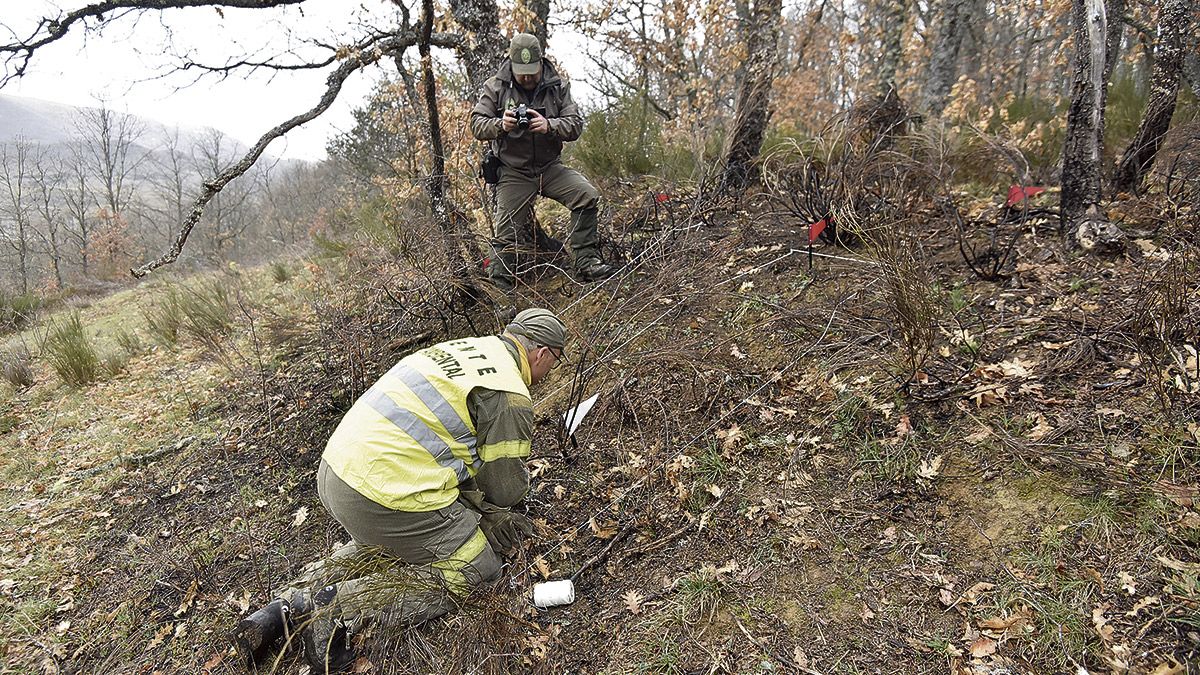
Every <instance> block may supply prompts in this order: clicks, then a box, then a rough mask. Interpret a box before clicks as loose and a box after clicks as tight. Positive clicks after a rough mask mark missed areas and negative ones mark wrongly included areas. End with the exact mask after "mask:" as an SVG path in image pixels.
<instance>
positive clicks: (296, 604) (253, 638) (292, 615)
mask: <svg viewBox="0 0 1200 675" xmlns="http://www.w3.org/2000/svg"><path fill="white" fill-rule="evenodd" d="M307 613H308V602H307V601H306V599H305V598H303V597H301V596H297V597H295V598H293V599H291V600H290V601H289V600H285V599H283V598H278V599H276V600H274V601H272V602H271V603H269V604H268V605H267V606H265V607H263V608H262V609H259V610H258V611H256V612H254V613H253V614H251V615H249V616H247V617H246V618H244V619H242V620H241V621H239V622H238V625H237V628H235V629H234V630H233V632H232V633H230V634H229V638H230V640H232V641H233V647H234V649H235V650H236V651H237V655H238V659H239V660H240V661H241V662H242V665H243V666H244V667H245V668H246V670H248V671H250V672H257V670H258V667H259V666H260V665H262V664H263V663H265V662H266V661H268V660H269V659H270V657H271V656H272V653H273V652H274V651H275V650H274V647H275V645H276V643H277V642H279V640H280V638H283V637H286V636H289V635H290V634H291V633H292V632H294V630H295V628H296V626H298V625H299V624H300V623H301V622H303V621H304V616H305V615H306V614H307Z"/></svg>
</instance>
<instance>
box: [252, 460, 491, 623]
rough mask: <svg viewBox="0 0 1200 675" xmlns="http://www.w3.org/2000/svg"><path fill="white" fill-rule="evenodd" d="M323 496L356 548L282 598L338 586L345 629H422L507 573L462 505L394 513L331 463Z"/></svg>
mask: <svg viewBox="0 0 1200 675" xmlns="http://www.w3.org/2000/svg"><path fill="white" fill-rule="evenodd" d="M317 493H318V494H319V495H320V497H321V503H322V504H324V505H325V508H326V509H327V510H328V511H329V513H330V514H331V515H332V516H333V517H334V519H336V520H337V521H338V523H340V524H341V525H342V527H343V528H345V529H346V531H347V532H348V533H349V534H350V537H351V540H350V542H349V543H347V544H346V545H344V546H342V547H341V548H339V549H338V550H337V551H335V552H334V553H333V554H332V555H331V556H330V557H329V558H327V559H325V560H322V561H319V562H317V563H314V564H312V565H309V566H308V567H306V568H305V569H304V572H303V573H302V574H301V576H300V577H299V578H298V579H296V580H295V581H293V582H292V584H290V586H291V587H290V588H285V589H281V590H280V591H278V592H277V593H276V595H277V596H279V597H285V598H286V597H288V594H289V593H293V592H297V591H300V592H303V591H304V590H306V589H313V590H315V589H317V588H321V587H324V586H326V585H330V584H333V585H336V586H337V605H338V613H339V614H340V617H339V618H341V619H342V620H344V621H347V622H358V621H372V622H377V623H382V624H385V625H393V624H406V623H419V622H422V621H427V620H429V619H433V618H436V617H438V616H441V615H443V614H445V613H446V612H449V611H451V610H452V609H454V608H455V606H456V605H457V602H458V598H460V597H461V596H464V595H465V594H466V593H467V592H468V591H470V590H471V588H473V587H475V586H477V585H479V584H480V583H482V582H484V581H487V580H490V579H493V578H495V577H496V576H497V575H498V574H499V572H500V565H501V561H500V557H499V556H498V555H496V553H495V551H493V550H492V548H491V546H490V545H489V544H488V541H487V538H486V537H485V536H484V534H483V531H482V530H480V529H479V519H480V516H479V514H477V513H475V512H474V511H472V510H470V509H467V508H466V507H464V506H463V505H462V504H460V503H458V502H455V503H454V504H451V505H450V506H447V507H445V508H443V509H438V510H437V511H428V512H424V513H409V512H405V511H394V510H392V509H389V508H386V507H384V506H380V505H379V504H376V503H375V502H373V501H371V500H370V499H367V498H366V497H363V496H362V495H361V494H359V493H358V492H357V491H355V490H354V488H352V487H350V486H349V485H347V484H346V483H345V482H344V481H342V479H341V478H338V476H337V474H335V473H334V472H333V471H332V470H331V469H330V468H329V465H328V464H326V463H325V462H324V461H322V462H321V465H320V467H319V468H318V469H317Z"/></svg>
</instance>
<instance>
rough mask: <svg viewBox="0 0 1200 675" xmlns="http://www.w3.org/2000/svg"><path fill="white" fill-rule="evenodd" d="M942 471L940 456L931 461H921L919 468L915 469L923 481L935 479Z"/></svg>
mask: <svg viewBox="0 0 1200 675" xmlns="http://www.w3.org/2000/svg"><path fill="white" fill-rule="evenodd" d="M941 470H942V456H941V455H938V456H937V457H934V458H933V459H923V460H921V466H919V467H917V475H918V476H920V477H921V478H924V479H925V480H933V479H934V478H937V475H938V473H939V472H940V471H941Z"/></svg>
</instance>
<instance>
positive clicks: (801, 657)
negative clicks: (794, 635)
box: [792, 647, 809, 668]
mask: <svg viewBox="0 0 1200 675" xmlns="http://www.w3.org/2000/svg"><path fill="white" fill-rule="evenodd" d="M792 660H793V661H795V662H796V665H797V666H799V667H801V668H807V667H808V663H809V661H808V654H805V653H804V650H803V649H801V648H799V647H795V648H793V649H792Z"/></svg>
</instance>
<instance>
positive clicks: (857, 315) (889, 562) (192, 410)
mask: <svg viewBox="0 0 1200 675" xmlns="http://www.w3.org/2000/svg"><path fill="white" fill-rule="evenodd" d="M997 199H1002V197H1000V198H997ZM626 203H629V204H643V206H631V207H627V208H625V209H620V210H618V212H617V213H616V217H615V218H614V219H613V222H612V223H611V224H610V226H611V227H612V229H613V231H615V232H617V233H618V234H619V236H618V237H617V240H618V241H620V242H621V243H622V247H623V250H622V252H623V253H624V254H625V255H626V256H628V257H627V260H631V261H632V262H629V263H628V264H627V265H626V266H625V267H624V268H623V270H622V272H621V274H620V275H619V276H618V277H616V278H614V279H611V280H609V281H607V282H605V283H603V284H596V285H589V286H579V285H577V284H575V283H574V282H572V281H570V280H569V279H568V278H567V277H566V276H565V275H562V274H560V273H558V272H555V271H554V270H552V269H551V270H549V271H546V272H544V273H543V274H541V275H540V277H539V278H536V279H530V280H529V284H528V285H527V286H524V287H523V292H524V293H525V297H523V299H522V304H543V305H546V306H552V307H554V308H557V309H558V310H560V311H561V313H562V315H563V316H564V318H565V319H566V320H567V322H568V324H569V325H570V326H571V329H572V335H573V340H574V342H573V344H572V346H571V348H570V350H569V352H570V355H571V359H572V364H571V366H569V367H564V368H561V369H559V370H557V371H554V373H553V374H552V375H551V377H550V378H549V380H548V381H547V382H544V383H542V385H541V386H540V387H539V388H537V389H535V391H534V398H535V402H536V406H537V416H538V425H537V431H536V435H535V439H534V448H535V450H534V456H533V458H532V461H531V462H530V468H531V471H532V473H533V475H534V480H533V489H532V492H531V493H530V496H529V499H528V500H527V507H528V512H529V515H530V516H531V517H532V518H533V519H534V520H535V522H536V523H537V532H536V535H535V536H534V537H533V538H532V539H531V540H530V541H529V542H527V544H526V548H525V549H524V550H523V551H521V552H520V553H519V554H518V556H517V557H516V558H515V559H514V560H512V561H510V562H511V564H510V565H509V566H507V567H506V568H505V571H504V575H503V577H502V579H501V580H500V581H499V582H497V583H496V585H495V586H494V587H492V588H489V589H486V590H485V591H484V592H481V593H478V594H476V595H474V596H472V598H471V599H470V600H469V601H468V603H467V606H465V607H463V608H462V609H461V611H459V612H457V613H455V614H453V615H451V616H449V617H446V618H443V619H439V620H435V621H433V622H431V623H429V624H427V625H423V626H420V627H415V628H409V629H406V630H403V631H401V632H398V633H384V632H382V631H368V632H367V633H366V634H365V635H364V636H363V637H362V638H361V641H360V643H359V648H360V651H361V657H360V659H359V660H358V661H357V662H356V664H355V672H360V673H362V672H367V673H378V674H386V673H458V672H470V673H505V672H538V673H593V672H605V673H634V672H646V673H777V672H778V673H784V672H786V673H868V672H903V673H955V674H956V675H957V674H959V673H979V674H983V673H991V674H996V675H999V674H1000V673H1079V672H1093V673H1100V672H1104V673H1108V672H1112V673H1126V672H1132V673H1153V674H1154V675H1168V674H1171V673H1185V672H1196V664H1197V663H1200V548H1198V547H1200V513H1198V512H1197V501H1196V500H1197V499H1200V483H1198V478H1200V471H1198V470H1197V465H1198V463H1200V447H1198V446H1200V426H1197V420H1196V410H1197V407H1196V406H1197V400H1196V399H1197V393H1196V391H1197V387H1196V382H1197V379H1200V377H1197V374H1196V373H1197V371H1196V368H1197V366H1196V363H1195V359H1196V356H1195V354H1196V353H1195V351H1194V348H1195V346H1196V345H1195V343H1194V342H1192V343H1191V345H1190V348H1191V349H1192V351H1190V352H1189V351H1188V347H1186V346H1183V345H1180V346H1179V348H1178V349H1177V350H1175V351H1174V352H1170V351H1169V350H1168V351H1165V352H1155V351H1154V349H1153V346H1152V345H1150V344H1149V343H1148V342H1147V341H1146V340H1139V339H1138V337H1137V335H1136V327H1137V326H1139V325H1143V324H1141V323H1138V322H1139V320H1140V319H1139V316H1145V315H1146V313H1147V312H1148V311H1150V312H1151V313H1152V310H1153V306H1152V303H1151V300H1152V299H1153V298H1155V297H1158V295H1160V294H1161V293H1160V291H1161V290H1162V283H1166V282H1164V281H1163V279H1165V278H1166V277H1163V276H1161V275H1160V276H1155V275H1154V274H1152V272H1153V271H1154V270H1160V269H1165V268H1168V267H1169V265H1170V261H1171V260H1174V259H1178V257H1180V256H1185V257H1186V256H1193V258H1192V259H1194V256H1195V255H1196V251H1195V245H1194V244H1186V243H1180V242H1179V241H1177V240H1176V238H1174V237H1172V236H1168V235H1167V232H1166V231H1165V230H1164V229H1163V228H1161V227H1155V226H1152V223H1151V221H1150V220H1149V219H1147V218H1144V217H1142V216H1138V215H1137V213H1140V212H1141V211H1139V208H1141V206H1139V205H1138V204H1134V203H1131V204H1129V205H1126V210H1125V211H1121V208H1117V209H1115V212H1116V213H1125V214H1126V215H1125V216H1123V218H1124V220H1123V227H1125V229H1126V230H1127V232H1128V233H1129V234H1130V235H1131V239H1132V240H1134V242H1133V243H1132V244H1131V246H1130V247H1129V249H1128V252H1127V253H1126V255H1124V256H1122V257H1117V258H1099V257H1092V256H1087V255H1083V254H1080V253H1077V252H1074V251H1072V250H1070V249H1069V248H1066V247H1065V246H1064V244H1063V242H1062V241H1061V240H1060V239H1059V238H1058V237H1057V236H1056V235H1053V234H1050V233H1048V232H1046V231H1034V230H1028V231H1023V232H1018V233H1017V234H1016V236H1017V238H1016V244H1015V249H1014V257H1015V261H1014V262H1015V265H1014V266H1013V267H1012V268H1010V270H1009V274H1008V275H1007V278H1005V279H1004V280H1002V281H999V282H990V281H981V280H979V279H977V278H975V277H974V276H973V275H972V273H971V272H970V271H969V270H968V269H967V266H966V265H965V263H964V262H963V259H962V256H961V255H960V253H959V251H958V247H957V244H956V243H955V238H954V234H953V227H952V226H951V225H950V224H949V223H947V222H942V221H939V220H937V219H930V221H929V222H928V223H927V224H926V227H925V229H923V230H922V231H921V232H920V233H919V236H918V239H919V241H920V244H921V245H922V247H923V248H924V250H925V251H926V254H927V255H926V257H922V258H921V260H922V261H924V263H923V264H924V268H923V270H924V271H918V272H919V274H918V277H916V281H917V282H918V283H917V284H916V285H917V287H919V288H922V289H923V291H924V293H923V294H921V295H922V297H924V298H926V299H931V301H929V302H923V301H920V300H917V301H913V300H912V298H911V297H908V296H905V295H904V293H903V291H901V292H899V293H898V292H897V290H896V289H898V288H910V287H912V285H913V284H911V283H909V284H907V285H906V284H904V283H898V282H897V279H896V277H895V273H896V269H895V268H890V269H889V268H888V266H887V265H881V264H880V263H879V262H878V261H876V260H874V259H872V258H871V257H870V256H868V255H867V254H866V252H865V251H863V250H857V249H854V248H849V249H847V248H842V247H833V246H825V245H820V244H819V245H818V246H817V247H816V249H815V253H816V254H818V255H817V256H815V257H813V258H812V259H811V260H810V258H809V256H808V255H807V253H806V252H805V250H804V245H805V244H806V229H805V227H804V225H805V224H804V223H797V222H792V221H790V220H789V219H787V218H785V217H783V216H779V215H775V214H771V213H769V212H766V211H764V210H762V209H761V208H759V207H758V206H756V205H755V204H754V203H753V202H747V203H743V204H741V205H740V206H735V207H734V208H732V209H731V210H729V211H727V212H725V213H724V215H722V216H721V217H720V218H716V217H714V218H711V219H708V220H709V222H710V224H705V225H703V226H699V227H688V226H679V225H678V224H677V223H676V221H675V219H674V216H673V215H672V212H671V211H670V204H671V202H667V203H666V205H660V204H659V202H658V201H657V200H655V199H654V195H652V194H651V195H649V196H648V200H647V201H644V202H643V201H639V200H636V199H634V200H630V201H628V202H626ZM996 208H998V207H997V205H996V199H992V200H986V199H985V200H979V203H978V204H977V206H976V210H986V209H992V210H995V209H996ZM550 216H551V217H550V220H548V221H547V222H553V221H554V218H553V216H554V214H553V213H551V214H550ZM688 222H689V223H695V222H697V221H696V220H695V219H690V220H688ZM639 232H642V233H643V234H638V233H639ZM1193 241H1194V237H1193ZM827 255H828V256H836V257H825V256H827ZM291 267H292V269H293V271H292V274H291V275H290V276H289V278H288V279H286V280H284V281H281V282H275V281H272V280H271V278H270V275H269V274H267V272H266V271H265V270H253V271H248V272H242V273H240V274H238V275H236V276H237V278H238V279H240V281H239V282H238V283H240V284H242V288H243V289H244V291H243V292H244V295H245V297H246V298H247V300H246V302H245V303H244V304H242V307H243V312H242V314H243V321H242V324H241V328H240V331H239V332H238V333H237V334H236V335H235V336H234V337H231V338H229V339H228V341H227V342H226V343H223V344H222V345H220V346H216V347H213V346H210V347H209V348H203V347H201V346H199V345H197V344H194V343H184V344H182V345H181V346H180V347H179V348H177V349H174V350H169V349H164V348H160V347H156V348H153V349H148V350H146V351H145V352H144V353H143V354H141V355H139V356H137V357H134V358H133V359H132V360H131V361H130V362H129V364H128V365H127V366H126V368H125V369H124V371H123V372H122V373H121V374H120V375H117V376H115V377H113V378H111V379H107V380H104V381H101V382H100V383H98V384H94V385H91V386H90V387H87V388H85V389H71V388H68V387H65V386H63V385H61V384H60V383H58V382H57V380H56V379H55V378H54V376H53V375H52V373H51V372H50V370H49V369H48V368H46V367H44V366H39V368H40V370H39V371H38V376H37V381H36V383H35V384H34V386H33V387H31V388H29V389H26V390H22V391H15V390H12V389H11V388H8V389H4V390H3V398H2V399H0V513H3V514H4V515H3V518H2V519H0V644H2V645H3V646H0V663H2V664H3V665H0V672H3V673H56V672H62V673H146V674H149V673H159V672H161V673H232V672H239V666H238V664H237V661H236V659H235V657H234V655H233V652H232V650H231V648H230V646H229V644H228V642H227V641H226V634H227V632H228V631H229V629H231V628H232V627H233V626H234V625H235V624H236V622H237V620H238V619H239V618H240V617H241V616H243V615H244V614H245V613H246V612H247V610H248V609H250V608H253V607H257V606H258V605H260V604H262V603H264V602H266V601H268V599H269V598H268V591H269V589H271V588H272V587H275V586H278V585H279V584H281V583H283V582H284V581H286V580H287V579H288V578H289V577H290V576H291V575H293V574H295V573H296V572H297V571H298V570H299V568H300V567H301V566H302V565H303V564H305V563H307V562H309V561H310V560H313V559H316V558H319V557H320V556H321V555H322V554H323V553H324V552H328V551H330V550H331V549H332V548H333V547H334V546H336V545H337V544H338V543H339V542H340V541H343V540H344V537H345V535H344V533H343V532H342V531H341V530H340V528H339V527H338V526H337V525H336V523H333V522H332V520H331V519H330V518H329V517H328V516H327V515H326V514H325V512H324V510H323V509H322V507H321V505H320V503H319V501H318V500H317V496H316V492H315V486H314V478H313V477H314V472H315V469H316V465H317V462H318V459H319V457H320V452H321V448H322V447H323V443H324V439H325V438H326V437H327V436H328V434H329V432H330V431H331V430H332V428H333V426H334V425H336V423H337V421H338V419H339V417H340V415H341V413H342V412H344V411H345V409H346V408H347V407H348V406H349V404H350V402H352V401H353V399H354V398H355V396H357V395H358V394H359V393H361V392H362V391H363V390H365V388H366V387H367V386H369V385H370V384H371V383H372V382H373V381H374V379H375V378H376V377H377V376H378V375H379V374H380V373H382V372H383V371H385V370H386V369H387V368H388V367H389V366H390V365H391V364H392V363H393V362H394V361H395V360H396V359H397V358H399V357H400V356H401V355H402V354H403V353H405V352H406V351H408V350H411V349H412V348H413V347H414V346H417V345H419V344H427V343H432V342H435V341H437V340H440V339H444V338H446V337H448V336H450V335H451V334H460V333H463V332H469V331H472V330H473V331H475V332H478V333H487V332H490V331H492V330H494V329H495V327H496V325H495V322H494V319H492V318H491V317H490V316H489V315H488V313H487V312H486V311H480V313H479V314H478V315H475V316H462V315H453V314H450V313H447V312H441V313H439V312H438V311H437V307H436V306H434V303H432V301H430V302H429V303H428V306H426V305H423V304H420V303H411V302H406V301H405V298H408V297H416V294H419V293H421V292H422V291H421V289H423V288H424V289H428V288H429V287H430V286H429V284H431V283H433V281H431V279H430V278H428V277H427V276H423V275H422V274H419V273H415V272H413V271H412V270H411V269H409V268H407V267H405V265H404V264H401V263H399V262H396V261H391V262H386V261H385V262H383V263H381V262H380V260H379V259H378V258H377V257H376V258H372V257H370V256H368V255H365V254H361V253H355V252H354V250H353V249H348V250H342V251H340V252H339V253H338V254H337V255H334V254H326V255H322V256H314V257H313V258H311V259H308V260H306V261H304V262H303V263H302V264H300V263H297V264H293V265H291ZM366 270H370V273H369V274H366V273H364V271H366ZM910 271H911V270H910ZM920 275H924V276H920ZM226 278H229V277H226ZM1156 280H1157V281H1156ZM909 281H910V282H911V281H912V279H909ZM1160 282H1161V283H1160ZM1156 284H1158V285H1156ZM1185 285H1186V284H1185ZM406 289H407V290H406ZM409 291H411V294H408V295H406V293H408V292H409ZM161 292H162V287H161V286H158V287H155V286H143V287H140V288H139V289H138V290H135V291H131V292H129V293H126V294H121V295H118V296H112V297H110V298H106V299H104V300H101V301H97V302H95V303H93V304H91V305H90V306H88V307H84V308H82V309H81V312H82V316H83V319H84V322H85V324H87V325H89V326H101V327H103V326H104V325H109V324H112V325H123V326H133V325H136V324H137V323H138V322H139V319H138V317H139V314H138V313H137V309H136V308H137V307H139V306H145V305H146V304H147V303H153V302H154V301H155V297H156V294H161ZM1156 294H1158V295H1156ZM239 297H241V295H240V294H239ZM906 297H907V298H908V299H907V300H906ZM1197 302H1198V299H1197V298H1196V297H1194V296H1188V295H1186V294H1185V295H1184V303H1185V306H1192V305H1194V304H1195V303H1197ZM1148 303H1149V304H1148ZM914 308H915V309H914ZM914 312H915V313H917V314H918V316H917V319H918V320H917V321H916V323H915V324H914V323H913V322H906V319H905V316H911V315H912V314H913V313H914ZM1184 314H1185V315H1187V312H1185V313H1184ZM1192 315H1193V316H1194V313H1193V314H1192ZM922 316H924V317H926V319H927V321H925V322H924V324H925V325H930V326H933V327H935V329H934V330H933V332H932V335H931V336H927V339H925V342H923V343H921V340H922V339H923V338H921V337H920V336H919V335H914V334H913V333H912V332H911V331H910V332H907V333H906V332H905V331H904V330H902V328H903V327H904V326H906V325H916V324H922V320H921V317H922ZM106 321H107V322H109V324H105V323H104V322H106ZM96 330H97V331H98V332H100V331H102V330H103V328H100V329H96ZM917 343H921V344H924V345H925V347H924V348H920V349H916V350H915V351H914V348H913V345H914V344H917ZM918 346H919V345H918ZM1172 353H1174V354H1175V356H1176V357H1178V358H1179V359H1181V360H1180V361H1179V365H1178V366H1171V365H1170V362H1169V359H1171V358H1172V356H1171V354H1172ZM1189 354H1190V359H1191V361H1190V362H1189V361H1188V360H1187V359H1188V358H1189ZM914 364H915V368H914ZM1189 368H1190V369H1191V370H1189ZM909 375H912V376H913V377H911V378H909ZM0 386H7V385H0ZM596 393H598V394H599V395H600V398H599V403H598V404H597V406H596V408H595V409H594V410H593V412H592V413H591V414H590V416H589V417H588V418H587V419H586V420H585V421H584V423H583V425H582V427H581V429H580V431H579V432H578V434H577V438H576V441H575V442H572V441H570V440H568V439H564V438H563V437H562V433H561V424H560V422H559V420H560V416H561V414H562V413H563V411H564V410H566V409H567V408H568V407H570V406H571V405H573V404H574V403H577V402H578V401H579V400H581V399H582V398H586V397H587V396H590V395H592V394H596ZM147 453H154V454H153V455H152V457H153V458H152V459H149V458H144V457H145V456H146V454H147ZM596 556H599V557H600V560H599V563H598V564H594V565H592V566H591V567H590V568H588V569H586V570H584V571H583V572H582V574H580V576H579V578H578V579H577V591H576V600H575V602H574V604H571V605H569V606H565V607H559V608H554V609H549V610H536V609H534V608H533V607H532V605H531V603H530V602H529V592H530V588H531V586H532V585H533V584H534V583H537V582H539V581H541V580H543V579H560V578H565V577H568V576H571V575H572V574H573V573H575V572H576V571H577V570H579V568H580V566H581V565H583V564H584V563H585V561H588V560H589V559H593V558H595V557H596ZM301 663H302V661H299V660H297V659H295V658H294V656H291V655H284V657H283V658H281V659H280V661H279V662H278V663H277V664H276V666H277V669H278V672H282V673H300V672H306V667H305V666H302V665H301Z"/></svg>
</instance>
